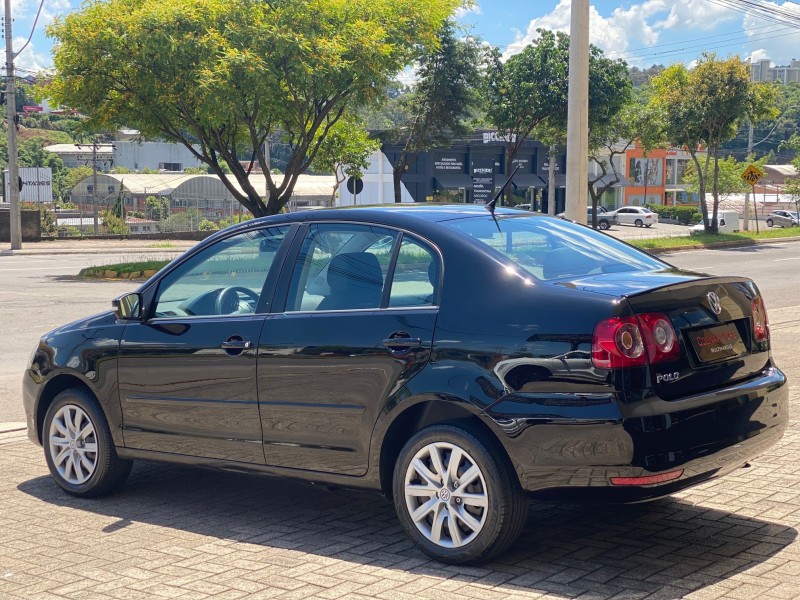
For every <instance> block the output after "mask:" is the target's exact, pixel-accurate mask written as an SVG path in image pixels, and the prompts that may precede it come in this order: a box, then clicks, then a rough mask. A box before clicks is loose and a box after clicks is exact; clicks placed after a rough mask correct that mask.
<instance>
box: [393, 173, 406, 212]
mask: <svg viewBox="0 0 800 600" xmlns="http://www.w3.org/2000/svg"><path fill="white" fill-rule="evenodd" d="M404 172H405V165H404V164H401V165H395V166H394V167H392V183H393V184H394V201H395V203H396V204H400V203H401V202H402V201H403V194H402V189H403V188H402V186H401V184H400V178H401V177H402V176H403V173H404Z"/></svg>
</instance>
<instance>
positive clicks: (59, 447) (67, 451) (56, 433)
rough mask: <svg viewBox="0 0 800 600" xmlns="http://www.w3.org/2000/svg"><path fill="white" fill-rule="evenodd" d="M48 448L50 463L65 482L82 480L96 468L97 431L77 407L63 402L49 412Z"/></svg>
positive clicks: (87, 477) (81, 482)
mask: <svg viewBox="0 0 800 600" xmlns="http://www.w3.org/2000/svg"><path fill="white" fill-rule="evenodd" d="M48 448H49V451H50V457H51V458H52V460H53V465H54V466H55V468H56V470H57V471H58V474H59V475H60V476H61V477H62V478H63V479H64V481H66V482H67V483H70V484H72V485H81V484H83V483H86V481H87V480H88V479H89V478H90V477H91V476H92V475H93V474H94V472H95V470H96V469H97V434H96V432H95V428H94V424H93V423H92V421H91V419H90V418H89V416H88V415H87V414H86V413H85V412H84V411H83V409H82V408H80V407H79V406H76V405H74V404H65V405H64V406H62V407H61V408H60V409H58V411H57V412H56V414H55V415H53V420H52V421H51V423H50V430H49V432H48Z"/></svg>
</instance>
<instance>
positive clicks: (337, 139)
mask: <svg viewBox="0 0 800 600" xmlns="http://www.w3.org/2000/svg"><path fill="white" fill-rule="evenodd" d="M378 149H380V144H379V143H378V141H377V140H373V139H370V137H369V133H368V132H367V130H366V129H364V126H363V125H362V124H361V123H360V122H359V121H358V120H357V119H356V118H355V117H352V116H347V117H342V119H340V120H339V122H338V123H336V125H335V126H334V127H332V128H331V130H330V132H329V133H328V135H327V137H326V138H325V140H324V141H323V142H322V145H321V146H320V148H319V152H318V153H317V156H316V158H315V159H314V165H313V166H314V168H315V169H317V170H319V171H327V172H332V173H333V174H334V177H335V178H336V183H335V184H334V186H333V192H332V193H331V199H330V205H331V206H333V203H334V201H335V199H336V192H337V190H338V189H339V186H340V185H341V184H342V182H343V181H344V177H356V178H360V177H363V176H364V169H366V168H367V167H368V166H369V156H370V154H372V153H373V152H375V151H377V150H378ZM340 174H341V175H342V176H343V177H342V179H339V175H340Z"/></svg>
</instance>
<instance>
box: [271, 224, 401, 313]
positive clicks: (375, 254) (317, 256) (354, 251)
mask: <svg viewBox="0 0 800 600" xmlns="http://www.w3.org/2000/svg"><path fill="white" fill-rule="evenodd" d="M399 235H400V234H399V233H398V232H396V231H393V230H389V229H384V228H383V227H374V226H370V225H354V224H347V223H345V224H339V223H331V224H327V223H322V224H315V225H311V226H310V227H309V230H308V233H307V234H306V237H305V239H304V240H303V245H302V247H301V249H300V255H299V256H298V259H297V262H296V264H295V266H294V271H293V273H292V280H291V283H290V285H289V297H288V298H287V302H286V310H287V311H316V310H364V309H373V308H380V305H381V299H382V296H383V289H384V283H385V282H386V279H387V277H386V274H387V272H388V270H389V263H390V262H391V258H392V252H393V251H394V248H395V243H396V241H397V240H398V238H399Z"/></svg>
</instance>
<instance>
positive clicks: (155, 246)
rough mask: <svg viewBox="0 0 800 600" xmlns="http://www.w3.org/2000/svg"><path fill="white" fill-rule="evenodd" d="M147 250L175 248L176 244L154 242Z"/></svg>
mask: <svg viewBox="0 0 800 600" xmlns="http://www.w3.org/2000/svg"><path fill="white" fill-rule="evenodd" d="M148 247H149V248H175V247H176V244H175V243H173V242H155V243H153V244H150V246H148Z"/></svg>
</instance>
